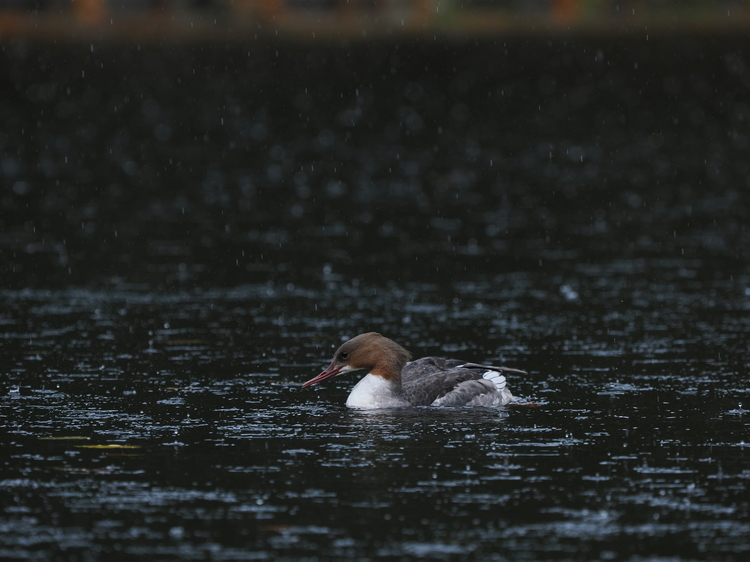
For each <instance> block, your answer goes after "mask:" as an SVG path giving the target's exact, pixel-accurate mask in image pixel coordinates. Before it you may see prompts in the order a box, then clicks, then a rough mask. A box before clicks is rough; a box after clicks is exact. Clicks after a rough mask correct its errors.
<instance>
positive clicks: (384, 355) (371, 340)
mask: <svg viewBox="0 0 750 562" xmlns="http://www.w3.org/2000/svg"><path fill="white" fill-rule="evenodd" d="M410 358H411V356H410V354H409V352H408V351H406V350H405V349H404V348H403V347H401V346H400V345H398V344H397V343H396V342H394V341H393V340H390V339H388V338H386V337H384V336H381V335H380V334H378V333H376V332H368V333H366V334H360V335H358V336H356V337H354V338H352V339H350V340H349V341H347V342H345V343H343V344H342V345H341V347H339V348H338V349H337V350H336V353H334V354H333V360H332V361H331V364H330V365H329V366H328V368H327V369H326V370H325V371H323V372H322V373H320V374H319V375H318V376H317V377H315V378H314V379H311V380H309V381H307V382H306V383H304V384H303V385H302V386H303V387H306V386H310V385H312V384H316V383H319V382H321V381H324V380H326V379H329V378H331V377H335V376H336V375H340V374H342V373H346V372H349V371H367V372H369V373H371V374H373V375H377V376H380V377H383V378H384V379H388V380H391V379H395V378H398V377H400V376H401V369H403V368H404V365H406V363H407V361H409V359H410Z"/></svg>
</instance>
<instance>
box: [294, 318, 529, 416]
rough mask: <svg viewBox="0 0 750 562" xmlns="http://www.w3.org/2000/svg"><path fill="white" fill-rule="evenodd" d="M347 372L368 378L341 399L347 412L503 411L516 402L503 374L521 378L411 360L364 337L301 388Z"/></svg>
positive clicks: (386, 342) (379, 339)
mask: <svg viewBox="0 0 750 562" xmlns="http://www.w3.org/2000/svg"><path fill="white" fill-rule="evenodd" d="M352 371H365V372H366V373H367V374H365V376H364V377H363V378H362V379H361V380H360V381H359V382H358V383H357V384H356V385H355V386H354V388H353V389H352V391H351V393H350V394H349V397H348V398H347V400H346V405H347V406H348V407H350V408H360V409H379V408H407V407H414V406H443V407H445V406H502V405H505V404H508V403H510V402H513V401H515V398H514V397H513V395H512V394H511V392H510V390H509V389H508V387H507V381H506V379H505V373H518V374H526V372H525V371H521V370H519V369H511V368H509V367H497V366H494V365H480V364H478V363H467V362H466V361H461V360H460V359H445V358H442V357H423V358H421V359H416V360H414V361H411V354H410V353H409V352H408V351H407V350H406V349H404V348H403V347H401V346H400V345H399V344H397V343H396V342H394V341H393V340H391V339H389V338H387V337H385V336H382V335H380V334H379V333H377V332H367V333H364V334H360V335H358V336H356V337H353V338H352V339H350V340H348V341H346V342H344V343H343V344H342V345H341V347H339V348H338V349H337V350H336V352H335V353H334V354H333V359H332V360H331V364H330V365H329V366H328V367H327V368H326V369H325V370H324V371H323V372H322V373H320V374H319V375H318V376H316V377H314V378H312V379H310V380H309V381H307V382H305V383H303V384H302V388H306V387H308V386H311V385H314V384H317V383H319V382H323V381H325V380H327V379H330V378H332V377H335V376H338V375H343V374H344V373H349V372H352Z"/></svg>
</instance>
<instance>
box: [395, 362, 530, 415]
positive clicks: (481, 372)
mask: <svg viewBox="0 0 750 562" xmlns="http://www.w3.org/2000/svg"><path fill="white" fill-rule="evenodd" d="M506 371H507V372H515V373H524V371H519V370H518V369H509V368H508V367H496V366H494V365H479V364H477V363H466V362H465V361H460V360H458V359H443V358H441V357H424V358H422V359H417V360H416V361H412V362H410V363H407V364H406V365H405V366H404V369H403V370H402V371H401V385H402V390H403V392H404V396H405V397H406V399H407V400H408V401H409V402H410V403H411V404H413V405H414V406H430V405H432V406H478V405H494V404H506V403H507V402H510V401H511V400H513V396H512V395H511V393H510V391H508V389H507V388H505V384H506V383H505V376H504V375H503V373H504V372H506Z"/></svg>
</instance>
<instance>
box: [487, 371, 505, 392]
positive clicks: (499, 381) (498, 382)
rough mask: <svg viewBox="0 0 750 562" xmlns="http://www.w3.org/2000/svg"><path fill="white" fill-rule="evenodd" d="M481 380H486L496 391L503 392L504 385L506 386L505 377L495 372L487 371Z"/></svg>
mask: <svg viewBox="0 0 750 562" xmlns="http://www.w3.org/2000/svg"><path fill="white" fill-rule="evenodd" d="M482 378H483V379H487V380H488V381H490V382H491V383H492V384H494V385H495V389H497V390H498V391H500V390H503V389H504V388H505V385H506V384H507V383H506V382H505V376H504V375H501V374H500V373H498V372H497V371H487V372H485V373H484V374H483V375H482Z"/></svg>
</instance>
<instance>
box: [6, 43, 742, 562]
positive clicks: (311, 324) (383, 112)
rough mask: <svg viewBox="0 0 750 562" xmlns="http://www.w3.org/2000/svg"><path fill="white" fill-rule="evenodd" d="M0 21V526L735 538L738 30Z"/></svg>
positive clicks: (158, 545) (487, 538) (302, 545)
mask: <svg viewBox="0 0 750 562" xmlns="http://www.w3.org/2000/svg"><path fill="white" fill-rule="evenodd" d="M2 47H3V48H2V52H1V54H0V70H1V71H0V93H1V94H2V95H0V117H1V118H2V123H3V127H2V130H1V131H0V159H1V160H0V179H1V180H2V183H3V186H4V187H3V188H2V193H1V199H0V209H1V210H2V215H0V226H1V228H0V259H1V260H2V261H1V262H0V268H1V269H2V270H1V271H0V279H1V280H2V286H3V288H2V290H0V303H1V304H2V308H1V309H0V342H1V344H0V420H1V421H0V432H2V436H3V437H2V440H0V498H1V499H2V503H1V504H0V505H2V512H0V558H3V559H71V560H78V559H83V560H90V559H142V560H175V559H186V560H190V559H211V560H247V559H309V560H314V559H322V560H327V559H375V558H379V559H385V560H388V559H392V560H396V559H446V560H447V559H451V560H453V559H462V558H472V559H480V560H632V561H640V560H659V561H667V560H669V561H673V560H679V561H688V560H722V561H724V560H745V559H747V557H748V556H750V538H748V537H750V494H748V490H747V488H748V484H750V451H749V450H748V449H749V447H750V408H748V404H750V382H749V381H748V366H749V365H750V354H749V350H748V337H747V334H748V332H749V331H750V268H748V261H747V260H748V255H749V252H750V233H749V232H748V226H747V225H748V215H749V214H748V204H749V203H750V197H749V196H748V190H749V189H750V183H749V181H748V177H750V160H749V159H748V157H747V154H748V148H749V146H748V143H749V142H750V54H749V53H750V42H748V41H747V40H745V39H739V38H731V37H730V38H727V37H722V38H711V37H699V38H695V37H661V38H654V37H651V38H649V40H648V41H646V39H645V38H637V39H636V38H635V37H630V38H619V39H616V40H615V39H603V38H588V39H578V40H573V39H571V38H567V39H565V38H554V39H553V40H549V41H548V40H547V39H546V38H545V39H533V40H532V39H528V40H527V39H520V38H517V39H514V40H512V41H508V42H503V41H485V42H480V43H474V42H473V41H472V42H447V43H446V42H444V41H434V42H433V41H426V40H425V41H418V42H413V43H399V44H396V43H389V42H382V43H373V44H351V45H343V46H342V45H324V46H317V45H314V44H308V45H304V46H294V45H290V44H286V43H279V44H272V43H268V42H265V43H262V44H255V43H250V44H247V45H244V44H234V45H231V46H228V47H219V46H215V45H199V46H175V45H165V46H154V45H150V46H140V47H138V46H124V45H93V46H92V45H88V44H86V45H65V46H60V45H56V46H53V45H50V44H47V45H34V44H29V43H23V42H13V43H5V44H4V45H3V46H2ZM368 330H377V331H380V332H382V333H384V334H386V335H388V336H390V337H392V338H394V339H395V340H397V341H398V342H399V343H401V344H403V345H404V346H405V347H407V348H408V349H410V350H411V351H412V353H413V354H414V355H415V356H422V355H427V354H440V355H448V356H453V357H459V358H465V359H471V360H477V361H481V362H501V363H503V364H506V365H508V366H512V367H518V368H523V369H525V370H527V371H528V375H524V376H515V375H514V376H513V377H511V378H510V380H509V383H510V387H511V389H512V391H513V392H514V394H516V395H517V396H519V397H520V398H521V403H520V404H519V405H514V406H508V407H505V408H474V409H430V408H419V409H415V410H413V411H377V412H362V411H353V410H348V409H347V408H345V407H344V406H343V404H344V401H345V399H346V395H347V393H348V391H349V389H350V388H351V386H352V385H353V384H354V382H355V379H347V378H341V379H336V380H333V381H329V382H328V383H326V384H324V385H320V386H318V387H313V388H309V389H305V390H302V389H301V388H300V384H301V383H302V382H303V381H305V380H308V379H309V378H311V377H312V376H314V375H315V374H317V373H318V372H319V371H320V369H321V368H322V367H324V366H325V365H326V364H327V362H328V360H329V359H330V355H331V353H332V350H333V348H334V347H335V346H336V345H338V344H339V343H340V341H341V339H342V338H344V337H347V336H352V335H355V334H357V333H359V332H362V331H368Z"/></svg>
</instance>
